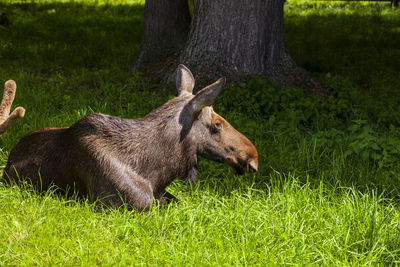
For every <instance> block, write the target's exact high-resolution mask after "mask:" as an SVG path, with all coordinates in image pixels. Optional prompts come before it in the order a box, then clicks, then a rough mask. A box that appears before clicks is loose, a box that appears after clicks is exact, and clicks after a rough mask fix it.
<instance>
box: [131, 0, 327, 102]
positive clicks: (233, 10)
mask: <svg viewBox="0 0 400 267" xmlns="http://www.w3.org/2000/svg"><path fill="white" fill-rule="evenodd" d="M184 2H185V3H184ZM284 2H285V0H194V10H193V17H192V21H191V24H190V32H189V34H188V29H189V26H188V25H189V24H188V23H189V20H190V17H189V15H188V10H187V0H174V1H172V0H146V6H145V29H144V36H143V41H142V48H141V52H140V53H139V55H138V57H137V60H136V62H135V64H134V68H133V71H137V70H139V69H140V68H138V67H137V66H139V67H140V66H142V64H143V63H144V62H155V63H157V62H158V63H159V64H158V65H155V66H157V68H156V69H155V70H156V71H159V73H158V75H157V74H156V75H155V76H158V77H160V76H159V75H160V74H161V72H164V77H163V78H164V80H166V81H169V80H171V77H172V75H171V74H172V73H173V71H174V70H175V68H176V65H178V64H181V63H182V64H185V65H186V66H188V67H189V69H191V70H192V72H193V73H194V75H195V76H196V81H197V82H198V84H200V85H205V84H207V83H208V82H210V81H211V80H216V79H217V78H220V77H221V76H226V77H227V78H228V81H239V80H240V79H242V78H243V77H244V76H246V75H251V74H260V73H262V74H265V75H266V76H267V77H273V78H275V79H277V80H279V81H280V82H281V84H282V85H283V86H294V87H300V88H304V89H305V91H306V92H307V93H308V92H310V91H312V92H314V93H316V94H318V95H321V96H322V97H325V96H326V95H327V94H328V91H327V90H326V89H325V88H323V87H322V86H320V85H319V84H317V83H315V82H314V81H313V80H312V79H311V78H310V76H309V75H308V73H307V72H306V71H305V70H304V69H302V68H299V67H298V66H297V65H296V64H295V62H294V61H293V60H292V58H291V57H290V55H289V53H288V50H287V49H286V46H285V40H284V24H283V5H284ZM168 6H169V7H168ZM171 6H174V8H171ZM167 7H168V8H167ZM178 7H179V8H178ZM170 20H173V23H172V22H170ZM168 22H169V24H168ZM180 23H183V26H182V24H180ZM182 49H183V50H182ZM179 53H180V55H179V57H176V55H178V54H179ZM165 59H168V60H165ZM174 59H177V60H174ZM166 62H168V64H166ZM160 65H161V66H162V67H159V66H160ZM167 69H168V71H167ZM165 73H166V74H165ZM153 74H154V72H153Z"/></svg>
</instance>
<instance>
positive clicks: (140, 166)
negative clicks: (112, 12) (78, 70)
mask: <svg viewBox="0 0 400 267" xmlns="http://www.w3.org/2000/svg"><path fill="white" fill-rule="evenodd" d="M224 84H225V79H224V78H221V79H219V80H218V81H217V82H215V83H213V84H211V85H209V86H207V87H205V88H203V89H202V90H200V91H199V92H198V93H197V94H196V95H193V94H192V91H193V87H194V78H193V75H192V73H191V72H190V70H189V69H187V68H186V67H185V66H183V65H179V66H178V69H177V74H176V86H177V89H178V96H177V97H175V98H173V99H171V100H170V101H168V102H167V103H165V104H164V105H162V106H161V107H159V108H157V109H156V110H154V111H152V112H151V113H149V114H148V115H146V116H145V117H143V118H140V119H136V120H130V119H122V118H118V117H113V116H108V115H103V114H89V115H87V116H85V117H83V118H82V119H80V120H79V121H78V122H76V123H75V124H74V125H72V126H71V127H65V128H45V129H39V130H36V131H33V132H30V133H28V134H26V135H25V136H23V137H22V139H21V140H20V142H19V143H18V144H17V145H16V146H15V147H14V148H13V150H12V151H11V153H10V156H9V159H8V163H7V166H6V169H5V175H4V177H5V179H6V180H8V181H9V182H18V181H21V180H24V179H28V180H30V181H31V182H32V184H33V185H34V186H36V187H40V188H41V189H46V188H48V187H49V186H51V185H56V186H57V187H58V188H60V189H64V190H67V189H68V188H74V189H75V190H77V191H78V192H79V193H80V194H82V195H85V196H91V197H94V198H99V199H100V200H101V201H102V202H103V203H105V204H107V205H121V204H122V203H123V201H126V203H127V204H128V205H130V206H132V207H134V208H137V209H139V210H143V209H148V208H150V206H151V205H152V204H153V203H154V201H155V199H157V200H158V201H159V202H160V203H161V204H163V203H165V202H168V201H169V200H172V199H174V197H173V196H172V195H171V194H169V193H168V192H166V190H165V188H166V187H167V186H168V185H169V184H170V183H171V182H172V181H173V180H174V179H175V178H177V177H186V178H187V179H189V180H196V178H197V175H196V166H197V155H201V156H203V157H205V158H207V159H211V160H215V161H218V162H221V163H225V164H227V165H228V166H230V167H231V169H232V170H233V171H234V172H235V173H237V174H243V173H245V172H249V173H252V172H255V171H257V168H258V153H257V150H256V148H255V147H254V145H253V144H252V143H251V142H250V141H249V140H248V139H247V138H246V137H245V136H244V135H242V134H241V133H239V132H238V131H237V130H235V129H234V128H233V127H232V126H231V125H230V124H229V123H228V122H227V121H226V120H225V119H223V118H222V117H221V116H219V115H218V114H217V113H215V112H214V111H213V108H212V105H213V103H214V101H215V100H216V98H217V97H218V95H219V94H220V92H221V91H222V87H223V86H224Z"/></svg>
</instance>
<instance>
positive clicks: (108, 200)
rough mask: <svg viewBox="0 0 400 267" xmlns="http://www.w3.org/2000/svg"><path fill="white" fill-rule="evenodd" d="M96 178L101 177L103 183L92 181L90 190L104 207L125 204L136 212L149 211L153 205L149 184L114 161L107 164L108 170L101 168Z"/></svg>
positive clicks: (151, 190) (126, 167)
mask: <svg viewBox="0 0 400 267" xmlns="http://www.w3.org/2000/svg"><path fill="white" fill-rule="evenodd" d="M104 170H106V171H105V172H104ZM98 177H103V179H102V180H103V181H98V180H97V181H92V183H91V186H90V188H92V190H91V191H92V192H93V193H94V195H95V196H97V197H100V198H101V200H102V202H103V203H104V204H106V205H112V206H119V205H123V204H124V203H126V204H128V205H129V206H130V207H133V208H135V209H137V210H149V209H150V208H151V205H152V204H153V203H154V196H153V189H152V188H151V185H150V183H149V182H148V181H146V180H145V179H144V178H143V177H141V176H140V175H139V174H137V173H136V172H134V171H132V170H131V169H130V168H129V167H128V166H126V165H123V164H122V163H120V162H119V161H117V160H115V159H114V160H111V162H109V164H108V168H103V171H102V173H100V175H99V176H98Z"/></svg>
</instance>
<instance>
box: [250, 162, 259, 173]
mask: <svg viewBox="0 0 400 267" xmlns="http://www.w3.org/2000/svg"><path fill="white" fill-rule="evenodd" d="M257 170H258V162H256V161H255V160H251V161H249V162H248V163H247V172H248V173H255V172H257Z"/></svg>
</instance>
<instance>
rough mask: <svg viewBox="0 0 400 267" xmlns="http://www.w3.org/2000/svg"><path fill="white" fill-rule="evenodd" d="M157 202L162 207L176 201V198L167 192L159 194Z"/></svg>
mask: <svg viewBox="0 0 400 267" xmlns="http://www.w3.org/2000/svg"><path fill="white" fill-rule="evenodd" d="M158 201H159V203H160V205H161V206H162V205H164V204H168V203H170V202H175V201H178V199H177V198H176V197H174V195H172V194H171V193H169V192H168V191H164V193H162V194H161V197H159V198H158Z"/></svg>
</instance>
